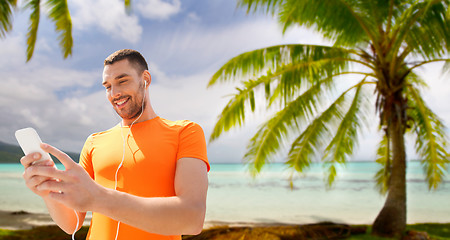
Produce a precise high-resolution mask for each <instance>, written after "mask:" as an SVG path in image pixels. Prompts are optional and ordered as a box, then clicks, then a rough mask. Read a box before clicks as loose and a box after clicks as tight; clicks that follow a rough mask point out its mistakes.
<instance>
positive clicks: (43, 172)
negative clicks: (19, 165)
mask: <svg viewBox="0 0 450 240" xmlns="http://www.w3.org/2000/svg"><path fill="white" fill-rule="evenodd" d="M25 175H26V176H27V177H28V178H31V177H33V176H44V177H48V178H56V179H60V180H62V181H64V180H68V179H70V178H69V176H68V174H66V172H65V171H62V170H58V169H57V168H55V167H54V166H39V165H38V166H34V165H33V166H30V167H28V168H26V169H25Z"/></svg>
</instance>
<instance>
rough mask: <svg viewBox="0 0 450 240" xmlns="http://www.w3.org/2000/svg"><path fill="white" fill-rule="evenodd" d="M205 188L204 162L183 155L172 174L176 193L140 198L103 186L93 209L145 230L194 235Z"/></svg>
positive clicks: (202, 215)
mask: <svg viewBox="0 0 450 240" xmlns="http://www.w3.org/2000/svg"><path fill="white" fill-rule="evenodd" d="M207 188H208V179H207V170H206V164H205V163H204V162H203V161H201V160H199V159H195V158H182V159H180V160H178V163H177V170H176V174H175V193H176V196H174V197H165V198H143V197H137V196H133V195H130V194H127V193H123V192H118V191H114V190H111V189H103V191H102V193H101V194H100V195H99V196H98V201H96V203H95V204H94V205H93V206H92V209H93V211H96V212H100V213H102V214H105V215H107V216H109V217H111V218H113V219H116V220H119V221H121V222H123V223H126V224H129V225H132V226H134V227H137V228H140V229H142V230H145V231H148V232H152V233H157V234H163V235H181V234H189V235H194V234H199V233H200V232H201V231H202V229H203V222H204V218H205V212H206V192H207ZM105 203H106V204H105Z"/></svg>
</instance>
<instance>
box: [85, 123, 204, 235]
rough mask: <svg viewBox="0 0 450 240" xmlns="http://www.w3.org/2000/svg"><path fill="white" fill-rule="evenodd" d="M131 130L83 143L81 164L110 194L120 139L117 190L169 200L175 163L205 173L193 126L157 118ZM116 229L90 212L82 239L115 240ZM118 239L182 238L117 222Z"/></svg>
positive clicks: (197, 130)
mask: <svg viewBox="0 0 450 240" xmlns="http://www.w3.org/2000/svg"><path fill="white" fill-rule="evenodd" d="M131 131H132V133H131V134H130V128H129V127H128V126H126V127H121V126H120V124H119V125H117V126H115V127H113V128H111V129H109V130H107V131H104V132H100V133H95V134H92V135H91V136H89V137H88V139H87V140H86V143H85V145H84V147H83V150H82V151H81V156H80V165H81V166H82V167H83V168H84V169H85V170H86V171H87V172H88V173H89V175H90V176H91V177H92V178H93V179H94V180H95V182H97V183H98V184H100V185H102V186H104V187H107V188H111V189H114V185H115V174H116V170H117V167H118V166H119V164H120V162H121V161H122V156H123V148H124V140H125V143H126V144H125V158H124V162H123V165H122V167H121V168H120V170H119V172H118V176H117V179H118V180H117V190H118V191H122V192H127V193H129V194H133V195H136V196H141V197H171V196H175V188H174V178H175V170H176V163H177V160H178V159H180V158H184V157H191V158H198V159H200V160H203V161H204V162H205V163H206V164H207V167H208V171H209V169H210V166H209V163H208V159H207V154H206V142H205V136H204V133H203V130H202V128H201V127H200V126H199V125H198V124H196V123H194V122H191V121H187V120H184V121H175V122H173V121H169V120H166V119H163V118H160V117H156V118H153V119H151V120H148V121H144V122H140V123H136V124H134V125H133V126H132V127H131ZM122 136H123V137H122ZM116 228H117V221H115V220H113V219H111V218H109V217H107V216H105V215H102V214H100V213H96V212H94V213H93V214H92V220H91V226H90V228H89V233H88V235H87V239H95V240H101V239H105V240H111V239H114V238H115V236H116ZM118 239H181V236H162V235H157V234H152V233H148V232H145V231H143V230H140V229H137V228H135V227H132V226H129V225H127V224H124V223H120V227H119V235H118Z"/></svg>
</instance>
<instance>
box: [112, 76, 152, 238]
mask: <svg viewBox="0 0 450 240" xmlns="http://www.w3.org/2000/svg"><path fill="white" fill-rule="evenodd" d="M146 87H147V81H145V80H144V96H143V97H142V104H141V113H140V114H139V116H138V117H137V118H136V119H135V120H134V121H133V122H132V123H131V125H130V132H129V134H130V135H132V132H131V128H132V127H133V124H134V123H135V122H136V121H137V120H138V119H139V118H141V116H142V113H144V102H145V93H146V92H147V90H146ZM120 131H121V135H122V141H123V151H122V161H121V162H120V164H119V166H118V167H117V170H116V175H115V177H114V190H117V174H118V173H119V169H120V168H121V167H122V165H123V162H124V160H125V146H126V140H125V137H124V136H123V121H122V122H120ZM127 140H128V135H127ZM119 227H120V221H117V230H116V237H115V240H117V236H119Z"/></svg>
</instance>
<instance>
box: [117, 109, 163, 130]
mask: <svg viewBox="0 0 450 240" xmlns="http://www.w3.org/2000/svg"><path fill="white" fill-rule="evenodd" d="M157 116H158V115H157V114H156V113H155V111H154V110H153V108H152V106H151V105H150V104H148V105H147V106H146V107H145V108H144V111H143V112H142V114H140V115H138V116H137V117H135V118H131V119H122V126H130V125H131V124H136V123H140V122H144V121H147V120H150V119H153V118H155V117H157Z"/></svg>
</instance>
